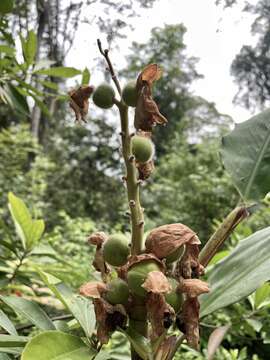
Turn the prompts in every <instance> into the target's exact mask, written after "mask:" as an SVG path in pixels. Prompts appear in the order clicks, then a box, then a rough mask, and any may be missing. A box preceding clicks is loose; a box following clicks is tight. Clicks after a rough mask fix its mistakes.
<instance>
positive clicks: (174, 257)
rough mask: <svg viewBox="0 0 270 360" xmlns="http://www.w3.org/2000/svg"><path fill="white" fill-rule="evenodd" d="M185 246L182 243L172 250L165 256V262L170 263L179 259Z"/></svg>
mask: <svg viewBox="0 0 270 360" xmlns="http://www.w3.org/2000/svg"><path fill="white" fill-rule="evenodd" d="M185 249H186V246H185V245H182V246H180V247H179V248H178V249H176V250H174V252H172V253H171V254H170V255H168V256H166V263H167V264H171V263H173V262H175V261H177V260H181V258H182V256H183V255H184V253H185Z"/></svg>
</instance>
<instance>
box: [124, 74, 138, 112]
mask: <svg viewBox="0 0 270 360" xmlns="http://www.w3.org/2000/svg"><path fill="white" fill-rule="evenodd" d="M122 98H123V100H124V102H125V103H126V104H127V105H128V106H132V107H136V104H137V98H138V94H137V88H136V81H135V80H133V81H130V82H128V83H127V84H126V85H125V87H124V88H123V92H122Z"/></svg>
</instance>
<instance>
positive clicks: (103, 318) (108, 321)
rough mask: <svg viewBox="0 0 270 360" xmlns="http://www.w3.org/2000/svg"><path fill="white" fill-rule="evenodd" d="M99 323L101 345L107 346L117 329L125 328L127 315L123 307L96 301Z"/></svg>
mask: <svg viewBox="0 0 270 360" xmlns="http://www.w3.org/2000/svg"><path fill="white" fill-rule="evenodd" d="M93 302H94V308H95V314H96V321H97V337H98V339H99V341H100V342H101V344H107V343H108V341H109V338H110V334H111V333H112V332H113V331H115V330H116V328H117V327H118V326H119V327H123V326H125V324H126V321H127V314H126V311H125V308H124V307H123V306H122V305H115V306H113V305H111V304H109V303H108V302H107V301H105V300H104V299H94V301H93Z"/></svg>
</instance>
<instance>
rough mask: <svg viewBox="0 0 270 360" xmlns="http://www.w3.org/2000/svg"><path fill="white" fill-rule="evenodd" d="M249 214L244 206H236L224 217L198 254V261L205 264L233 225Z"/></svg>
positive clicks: (228, 234) (226, 236) (230, 231)
mask: <svg viewBox="0 0 270 360" xmlns="http://www.w3.org/2000/svg"><path fill="white" fill-rule="evenodd" d="M248 215H249V213H248V210H247V208H246V207H245V206H238V207H236V208H235V209H234V210H233V211H231V212H230V213H229V215H228V216H227V217H226V218H225V220H224V221H223V222H222V224H221V225H220V226H219V227H218V228H217V230H216V231H215V232H214V234H213V235H212V236H211V237H210V239H209V240H208V241H207V243H206V244H205V246H204V248H203V249H202V250H201V252H200V255H199V261H200V263H201V264H202V265H203V266H207V265H208V264H209V262H210V260H211V259H212V258H213V256H214V255H215V254H216V253H217V251H218V250H219V248H220V247H221V246H222V245H223V243H224V242H225V240H226V239H227V238H228V237H229V236H230V234H231V233H232V231H233V230H234V229H235V227H236V226H237V225H238V224H239V223H240V222H241V221H242V220H243V219H245V218H246V217H247V216H248Z"/></svg>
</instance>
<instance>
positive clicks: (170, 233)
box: [145, 223, 200, 259]
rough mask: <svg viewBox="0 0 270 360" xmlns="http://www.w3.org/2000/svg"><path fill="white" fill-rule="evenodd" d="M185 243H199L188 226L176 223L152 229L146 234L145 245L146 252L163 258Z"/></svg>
mask: <svg viewBox="0 0 270 360" xmlns="http://www.w3.org/2000/svg"><path fill="white" fill-rule="evenodd" d="M186 243H193V244H200V240H199V238H198V237H197V235H196V233H195V232H194V231H192V230H191V229H190V228H189V227H187V226H186V225H183V224H180V223H177V224H169V225H162V226H159V227H157V228H155V229H153V230H152V231H151V232H150V233H149V235H148V236H147V239H146V242H145V247H146V250H147V252H150V253H153V254H155V255H156V256H157V257H158V258H160V259H163V258H165V257H167V256H168V255H170V254H172V253H173V252H174V251H175V250H177V249H178V248H179V247H180V246H182V245H184V244H186Z"/></svg>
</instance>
